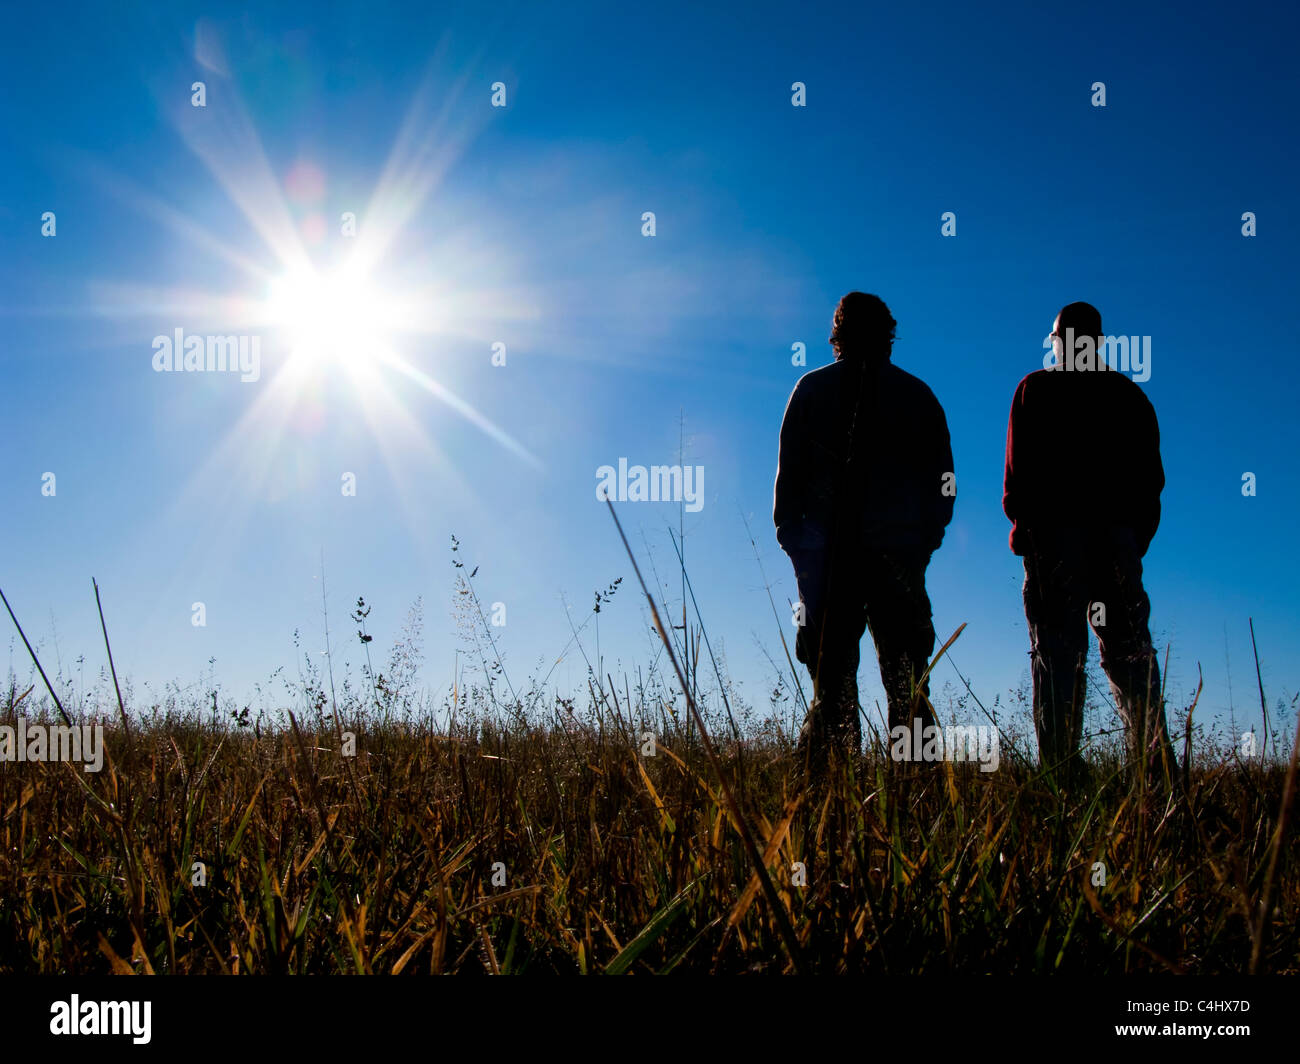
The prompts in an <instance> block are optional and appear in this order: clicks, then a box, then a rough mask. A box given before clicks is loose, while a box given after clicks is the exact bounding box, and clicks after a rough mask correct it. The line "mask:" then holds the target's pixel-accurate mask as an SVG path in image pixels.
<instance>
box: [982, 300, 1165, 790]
mask: <svg viewBox="0 0 1300 1064" xmlns="http://www.w3.org/2000/svg"><path fill="white" fill-rule="evenodd" d="M1051 339H1052V342H1053V349H1054V351H1055V353H1056V362H1055V364H1054V365H1053V366H1052V368H1050V369H1040V370H1037V371H1035V372H1033V373H1031V374H1029V375H1028V376H1027V377H1025V379H1024V380H1022V381H1021V382H1020V385H1019V386H1018V387H1017V388H1016V394H1015V398H1014V399H1013V400H1012V403H1011V418H1010V422H1009V424H1008V426H1007V456H1006V471H1005V476H1004V481H1003V495H1002V508H1003V510H1004V511H1005V512H1006V515H1007V516H1008V517H1009V518H1011V521H1012V529H1011V549H1012V551H1013V552H1015V553H1016V554H1018V555H1023V556H1024V559H1025V588H1024V598H1025V617H1026V620H1027V621H1028V626H1029V639H1030V645H1031V655H1032V671H1033V681H1034V725H1035V728H1036V730H1037V732H1038V751H1039V760H1040V762H1041V763H1042V764H1043V765H1044V766H1045V767H1047V766H1050V767H1052V768H1053V769H1062V770H1064V771H1063V774H1064V775H1065V776H1066V777H1067V778H1070V777H1075V776H1077V775H1078V774H1079V773H1080V771H1081V770H1082V763H1081V761H1080V758H1079V745H1080V742H1081V740H1082V735H1083V702H1084V685H1085V679H1084V665H1085V661H1086V657H1087V652H1088V627H1087V626H1088V625H1089V624H1091V626H1092V629H1093V631H1094V632H1096V633H1097V639H1098V642H1099V643H1100V645H1101V666H1102V668H1103V669H1104V670H1105V672H1106V676H1107V677H1108V678H1109V680H1110V685H1111V689H1112V690H1113V692H1114V695H1115V702H1116V704H1117V706H1118V707H1119V711H1120V714H1121V716H1122V717H1123V719H1124V722H1125V724H1126V725H1127V728H1128V737H1129V751H1130V754H1131V755H1132V756H1133V757H1134V758H1137V757H1138V755H1139V754H1140V753H1142V752H1143V751H1145V752H1146V754H1147V760H1146V762H1145V764H1146V765H1147V766H1148V768H1149V769H1152V770H1154V769H1155V768H1156V767H1157V766H1159V765H1160V762H1161V758H1162V757H1163V756H1165V755H1168V756H1169V757H1170V761H1169V768H1170V771H1172V769H1173V762H1172V752H1171V748H1170V747H1169V739H1168V734H1167V732H1166V728H1165V714H1164V707H1163V705H1162V703H1161V698H1160V671H1159V668H1158V666H1157V663H1156V655H1155V651H1154V649H1153V648H1152V645H1151V633H1150V630H1149V629H1148V619H1149V617H1150V613H1151V604H1150V601H1149V600H1148V599H1147V595H1146V592H1145V591H1144V590H1143V588H1142V558H1143V556H1144V555H1145V554H1146V551H1147V547H1148V546H1149V544H1150V543H1151V539H1152V537H1153V536H1154V535H1155V532H1156V527H1157V525H1159V523H1160V491H1161V489H1162V488H1163V487H1164V483H1165V476H1164V469H1163V467H1162V466H1161V464H1160V430H1159V426H1158V425H1157V423H1156V414H1155V410H1154V408H1153V407H1152V406H1151V403H1150V401H1149V400H1148V399H1147V397H1146V395H1144V394H1143V392H1142V389H1141V388H1139V387H1138V386H1137V385H1136V384H1135V383H1134V382H1133V381H1131V380H1129V379H1128V378H1127V377H1125V376H1123V375H1122V374H1121V373H1119V372H1116V371H1115V370H1113V369H1111V368H1110V367H1109V366H1108V365H1107V364H1106V361H1105V352H1106V348H1105V339H1104V336H1103V333H1102V330H1101V314H1100V313H1099V312H1098V311H1097V309H1096V308H1095V307H1093V306H1091V305H1090V304H1088V303H1071V304H1070V305H1069V306H1067V307H1065V308H1063V309H1062V310H1061V313H1060V314H1058V315H1057V317H1056V322H1055V324H1054V325H1053V328H1052V336H1051ZM1072 353H1073V356H1074V357H1073V358H1071V357H1070V356H1071V354H1072ZM1090 353H1091V355H1092V357H1088V356H1089V354H1090ZM1071 364H1072V368H1067V367H1070V366H1071Z"/></svg>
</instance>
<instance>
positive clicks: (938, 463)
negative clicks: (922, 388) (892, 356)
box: [929, 393, 957, 542]
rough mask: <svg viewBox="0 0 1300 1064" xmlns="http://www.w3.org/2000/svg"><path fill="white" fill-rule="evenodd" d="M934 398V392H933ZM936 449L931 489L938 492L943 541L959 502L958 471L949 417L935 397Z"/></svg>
mask: <svg viewBox="0 0 1300 1064" xmlns="http://www.w3.org/2000/svg"><path fill="white" fill-rule="evenodd" d="M931 395H932V398H933V393H931ZM933 420H934V428H933V430H932V431H933V440H934V450H933V451H932V454H933V455H934V458H933V466H932V468H931V473H930V475H931V481H930V485H929V490H931V491H933V492H935V493H937V496H938V503H937V505H936V506H935V507H934V514H935V529H934V532H935V539H937V540H939V541H940V542H942V540H943V531H944V529H945V528H947V527H948V526H949V525H950V524H951V523H952V512H953V507H954V506H955V505H956V503H957V471H956V469H954V468H953V461H952V437H951V435H950V434H949V432H948V419H947V417H945V416H944V412H943V404H942V403H940V402H939V400H938V399H937V398H934V418H933Z"/></svg>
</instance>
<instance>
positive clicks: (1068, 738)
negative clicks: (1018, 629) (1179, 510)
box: [1024, 550, 1088, 772]
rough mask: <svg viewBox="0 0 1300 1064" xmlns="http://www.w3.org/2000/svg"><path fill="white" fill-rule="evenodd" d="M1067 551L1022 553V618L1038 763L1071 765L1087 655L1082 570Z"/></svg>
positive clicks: (1076, 745)
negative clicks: (1026, 630)
mask: <svg viewBox="0 0 1300 1064" xmlns="http://www.w3.org/2000/svg"><path fill="white" fill-rule="evenodd" d="M1075 555H1076V552H1074V551H1069V550H1055V551H1042V552H1040V551H1037V550H1033V551H1031V552H1030V554H1028V555H1026V557H1025V586H1024V600H1025V620H1026V622H1027V624H1028V627H1029V642H1030V655H1031V672H1032V675H1033V684H1034V729H1035V731H1036V732H1037V733H1038V759H1039V763H1040V764H1042V765H1043V766H1044V767H1050V768H1052V769H1054V770H1055V769H1058V768H1059V769H1063V770H1065V771H1066V772H1069V771H1072V770H1074V769H1077V768H1078V767H1079V766H1078V761H1079V746H1080V744H1081V742H1082V740H1083V703H1084V692H1085V682H1086V681H1085V674H1084V665H1085V662H1086V660H1087V653H1088V628H1087V622H1086V609H1087V604H1088V594H1087V588H1086V578H1087V572H1086V567H1085V565H1084V564H1083V559H1082V558H1081V557H1076V556H1075Z"/></svg>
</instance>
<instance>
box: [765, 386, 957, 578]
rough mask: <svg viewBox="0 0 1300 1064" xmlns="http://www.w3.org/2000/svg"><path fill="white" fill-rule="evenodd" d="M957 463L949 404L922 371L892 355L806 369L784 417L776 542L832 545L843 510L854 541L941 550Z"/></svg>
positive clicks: (792, 550)
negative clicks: (873, 362)
mask: <svg viewBox="0 0 1300 1064" xmlns="http://www.w3.org/2000/svg"><path fill="white" fill-rule="evenodd" d="M855 405H856V407H857V417H856V421H855V420H854V408H855ZM851 423H852V424H853V425H854V427H853V431H852V449H853V455H852V461H851V462H848V463H847V468H846V461H845V459H846V458H848V457H849V453H848V451H849V446H850V444H849V436H850V432H849V427H850V424H851ZM951 473H953V467H952V447H951V444H950V441H949V438H948V423H947V421H946V420H945V419H944V416H943V407H941V406H940V405H939V401H938V400H937V399H936V398H935V397H934V393H933V392H931V391H930V389H929V388H927V387H926V386H925V384H924V383H923V382H922V381H920V380H918V379H917V378H916V377H913V376H912V375H911V374H910V373H906V372H904V371H903V370H901V369H899V368H898V367H897V366H895V365H893V364H892V363H889V362H886V363H884V364H883V365H881V366H879V367H868V368H865V369H864V368H863V364H862V363H860V362H856V361H840V362H833V363H831V364H830V365H828V366H822V367H821V368H820V369H815V370H813V371H812V372H810V373H806V374H804V376H803V377H801V378H800V379H799V382H798V383H797V384H796V385H795V387H794V391H793V392H792V393H791V395H790V401H789V403H788V404H787V406H786V409H785V419H784V420H783V421H782V422H781V453H780V457H779V459H778V463H777V472H776V489H775V499H774V504H773V513H772V516H773V520H774V521H775V523H776V538H777V542H778V543H780V544H781V547H782V549H783V550H784V551H785V552H786V553H787V554H789V555H791V557H795V556H797V555H798V554H799V553H800V552H810V551H824V550H826V548H827V542H828V532H829V529H830V526H831V521H832V520H837V521H839V522H841V527H842V528H844V529H845V530H846V531H845V538H846V540H847V541H848V542H847V543H846V546H848V547H849V548H850V549H856V548H868V549H884V550H888V549H912V550H926V551H933V550H935V549H936V548H937V547H938V546H939V544H940V543H942V542H943V531H944V529H945V528H946V527H947V526H948V522H949V521H951V520H952V510H953V502H954V496H955V483H956V482H955V480H954V479H953V478H951V477H949V478H948V480H947V491H946V493H945V474H951ZM837 502H838V505H837Z"/></svg>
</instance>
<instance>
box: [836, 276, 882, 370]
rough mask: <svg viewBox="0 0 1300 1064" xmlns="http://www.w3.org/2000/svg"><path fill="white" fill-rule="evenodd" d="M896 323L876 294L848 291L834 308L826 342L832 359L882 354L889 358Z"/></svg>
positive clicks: (879, 355) (880, 355)
mask: <svg viewBox="0 0 1300 1064" xmlns="http://www.w3.org/2000/svg"><path fill="white" fill-rule="evenodd" d="M897 325H898V322H896V321H895V320H894V316H893V315H892V314H891V313H890V312H889V307H887V306H886V305H885V301H884V300H883V299H881V298H880V297H879V296H873V295H871V294H869V293H867V292H850V293H849V294H848V295H846V296H845V297H844V298H843V299H841V300H840V301H839V304H838V305H837V306H836V307H835V317H834V318H833V319H832V322H831V335H830V344H831V347H833V348H834V349H835V358H836V360H837V361H838V360H840V359H843V358H858V357H873V358H874V357H883V358H884V359H885V360H888V359H889V353H890V349H891V348H892V347H893V343H894V329H895V326H897Z"/></svg>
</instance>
